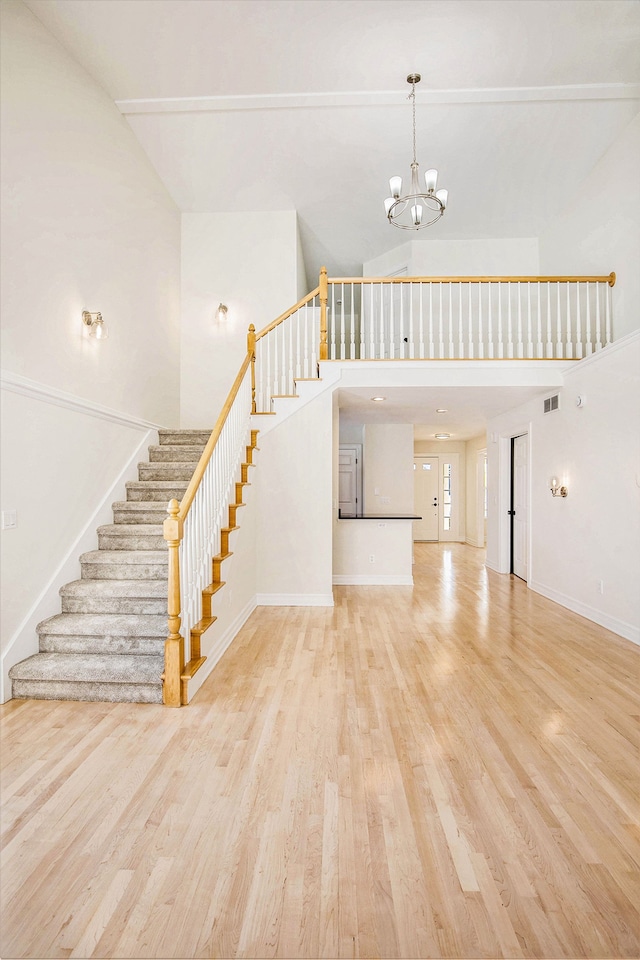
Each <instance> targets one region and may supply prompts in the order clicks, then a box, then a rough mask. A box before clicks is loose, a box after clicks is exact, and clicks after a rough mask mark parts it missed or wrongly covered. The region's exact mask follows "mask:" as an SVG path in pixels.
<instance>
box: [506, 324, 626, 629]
mask: <svg viewBox="0 0 640 960" xmlns="http://www.w3.org/2000/svg"><path fill="white" fill-rule="evenodd" d="M578 395H582V396H583V397H585V398H586V404H585V405H584V406H583V407H580V408H578V407H577V406H576V402H575V401H576V397H577V396H578ZM523 429H525V430H528V431H529V434H530V443H531V447H530V460H531V463H530V482H531V496H530V503H531V507H530V511H531V512H530V525H529V529H530V538H531V553H530V571H529V577H530V579H529V585H530V586H531V588H532V589H534V590H537V591H538V592H540V593H543V594H544V595H545V596H548V597H550V598H551V599H553V600H556V601H557V602H559V603H562V604H563V605H565V606H567V607H569V608H570V609H572V610H575V611H576V612H578V613H580V614H582V615H583V616H586V617H589V618H590V619H592V620H595V621H596V622H597V623H601V624H602V625H603V626H605V627H608V628H609V629H611V630H614V631H615V632H617V633H620V634H621V635H622V636H626V637H628V638H629V639H633V640H635V641H636V642H640V604H639V601H638V583H640V550H639V548H638V544H639V543H640V449H639V444H638V437H639V436H640V334H633V335H630V336H628V337H627V338H625V339H623V340H622V341H620V342H619V343H616V344H614V345H613V346H611V347H608V348H607V349H606V350H604V351H602V352H601V353H598V354H595V355H594V356H593V357H590V358H588V359H587V360H583V361H581V362H579V363H576V364H575V366H573V367H572V368H571V370H570V371H569V372H568V373H567V374H566V375H565V387H564V389H562V390H561V391H560V409H559V410H558V411H557V412H554V413H551V414H546V415H545V414H544V413H543V412H542V400H535V401H531V402H530V403H528V404H525V405H523V406H522V407H518V408H517V409H516V410H513V411H511V412H510V413H508V414H504V415H503V416H501V417H497V418H496V419H494V420H492V421H491V422H490V423H489V424H488V427H487V434H488V438H489V443H488V454H489V503H490V508H489V524H488V542H487V563H488V565H489V566H491V567H493V568H494V569H497V570H504V569H505V563H506V556H505V554H506V551H507V549H508V541H507V540H506V538H505V536H504V530H505V528H506V523H505V522H504V518H505V515H506V510H507V509H508V502H507V499H508V482H507V477H508V469H509V456H508V438H509V437H511V436H513V435H515V434H516V433H520V432H521V431H522V430H523ZM554 475H556V476H558V477H560V478H561V479H562V480H563V481H565V482H566V483H567V485H568V488H569V495H568V497H567V498H566V499H562V498H560V497H557V498H554V497H552V496H551V494H550V492H549V478H550V477H551V476H554ZM501 530H502V532H501ZM507 569H508V567H507ZM600 581H602V592H600Z"/></svg>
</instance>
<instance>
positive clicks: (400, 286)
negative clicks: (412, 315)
mask: <svg viewBox="0 0 640 960" xmlns="http://www.w3.org/2000/svg"><path fill="white" fill-rule="evenodd" d="M395 289H396V290H398V289H399V290H400V322H399V327H400V336H399V338H398V340H399V347H400V359H401V360H404V359H405V344H404V283H399V284H398V286H397V287H396V288H395ZM393 293H394V290H393V285H392V290H391V296H393Z"/></svg>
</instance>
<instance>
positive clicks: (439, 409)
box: [436, 407, 449, 413]
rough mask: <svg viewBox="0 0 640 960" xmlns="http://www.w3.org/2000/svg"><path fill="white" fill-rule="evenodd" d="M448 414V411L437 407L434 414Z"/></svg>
mask: <svg viewBox="0 0 640 960" xmlns="http://www.w3.org/2000/svg"><path fill="white" fill-rule="evenodd" d="M448 412H449V411H448V410H445V408H444V407H438V409H437V410H436V413H448Z"/></svg>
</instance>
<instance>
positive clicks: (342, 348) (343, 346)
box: [340, 283, 346, 360]
mask: <svg viewBox="0 0 640 960" xmlns="http://www.w3.org/2000/svg"><path fill="white" fill-rule="evenodd" d="M345 334H346V330H345V329H344V283H341V284H340V359H341V360H344V359H345V357H346V352H345V349H346V341H345Z"/></svg>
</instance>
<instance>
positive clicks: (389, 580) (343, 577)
mask: <svg viewBox="0 0 640 960" xmlns="http://www.w3.org/2000/svg"><path fill="white" fill-rule="evenodd" d="M333 582H334V583H335V584H344V585H345V586H348V585H351V586H374V587H412V586H413V577H412V576H411V575H410V574H408V575H407V574H402V573H401V574H395V573H388V574H384V573H378V574H376V573H368V574H367V573H336V574H335V575H334V577H333Z"/></svg>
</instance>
